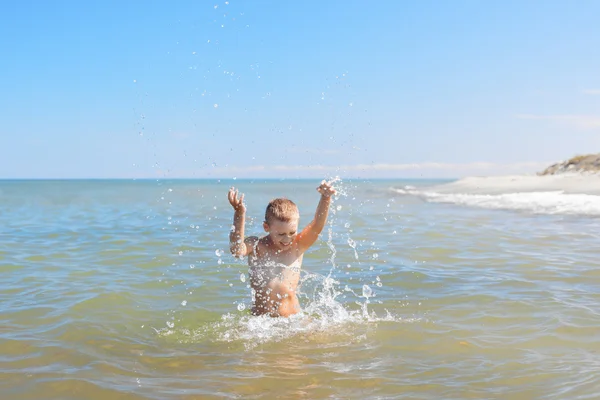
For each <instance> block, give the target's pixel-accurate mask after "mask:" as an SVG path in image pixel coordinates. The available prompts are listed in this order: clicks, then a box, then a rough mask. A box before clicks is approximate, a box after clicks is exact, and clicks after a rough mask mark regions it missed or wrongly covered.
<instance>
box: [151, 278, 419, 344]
mask: <svg viewBox="0 0 600 400" xmlns="http://www.w3.org/2000/svg"><path fill="white" fill-rule="evenodd" d="M339 286H340V282H338V281H336V280H334V279H333V278H331V277H329V276H323V275H319V274H313V273H310V274H309V273H307V274H305V275H304V276H303V278H302V282H301V288H302V290H301V291H300V292H299V297H302V298H304V299H308V301H305V307H304V309H303V310H302V311H301V312H300V313H298V314H295V315H292V316H290V317H288V318H272V317H269V316H267V315H262V316H252V315H248V310H246V305H245V303H243V302H240V303H238V304H237V310H238V311H239V313H227V314H224V315H222V316H221V319H220V320H219V321H216V322H212V323H208V324H205V325H203V326H200V327H198V328H195V329H186V328H179V329H175V330H174V329H172V328H173V326H171V325H168V327H169V328H171V329H167V328H163V329H158V330H156V332H157V333H158V334H159V336H162V337H171V339H174V340H178V341H179V342H182V343H194V342H199V341H202V340H209V341H217V342H227V343H238V344H241V345H243V347H244V348H245V349H246V350H251V349H254V348H256V347H257V346H260V345H263V344H268V343H277V342H282V341H285V340H288V339H292V338H293V339H294V340H298V339H305V340H315V337H320V338H323V337H336V338H341V339H342V340H344V341H355V340H357V338H358V337H360V336H361V335H359V334H358V332H363V331H364V330H365V329H369V328H370V327H373V326H376V325H377V324H378V323H381V322H396V323H411V322H415V321H418V319H415V318H411V319H403V318H401V317H399V316H396V315H392V314H391V313H390V312H389V311H386V313H385V315H383V316H379V315H377V313H375V311H373V310H370V309H369V307H368V305H369V299H370V298H372V297H374V296H375V293H374V292H373V290H372V289H371V288H370V287H369V286H368V285H364V286H363V290H362V295H356V294H355V293H354V292H353V291H352V290H351V289H350V288H348V287H347V286H346V289H344V290H338V287H339ZM309 292H311V293H312V294H311V295H310V294H309ZM349 292H350V293H354V294H355V296H356V297H355V299H354V300H356V301H355V302H354V303H357V304H359V308H355V309H350V308H349V306H348V305H347V304H343V303H341V302H340V301H338V299H337V298H338V297H339V296H340V295H341V294H343V293H346V294H347V293H349Z"/></svg>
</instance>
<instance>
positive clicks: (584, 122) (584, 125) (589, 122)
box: [517, 114, 600, 129]
mask: <svg viewBox="0 0 600 400" xmlns="http://www.w3.org/2000/svg"><path fill="white" fill-rule="evenodd" d="M517 118H520V119H531V120H540V121H551V122H557V123H561V124H566V125H571V126H573V127H575V128H577V129H597V128H600V117H597V116H594V115H535V114H519V115H517Z"/></svg>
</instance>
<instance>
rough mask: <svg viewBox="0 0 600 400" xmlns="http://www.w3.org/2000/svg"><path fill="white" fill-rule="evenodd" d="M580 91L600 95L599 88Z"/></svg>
mask: <svg viewBox="0 0 600 400" xmlns="http://www.w3.org/2000/svg"><path fill="white" fill-rule="evenodd" d="M581 93H583V94H589V95H592V96H598V95H600V89H584V90H582V91H581Z"/></svg>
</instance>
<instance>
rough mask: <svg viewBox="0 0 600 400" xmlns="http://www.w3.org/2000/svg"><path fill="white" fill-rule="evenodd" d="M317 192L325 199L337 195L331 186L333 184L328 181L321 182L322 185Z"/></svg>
mask: <svg viewBox="0 0 600 400" xmlns="http://www.w3.org/2000/svg"><path fill="white" fill-rule="evenodd" d="M317 192H319V193H321V196H324V197H331V196H333V195H334V194H336V193H337V192H336V191H335V189H334V187H333V186H331V183H329V182H327V181H322V182H321V185H320V186H319V187H318V188H317Z"/></svg>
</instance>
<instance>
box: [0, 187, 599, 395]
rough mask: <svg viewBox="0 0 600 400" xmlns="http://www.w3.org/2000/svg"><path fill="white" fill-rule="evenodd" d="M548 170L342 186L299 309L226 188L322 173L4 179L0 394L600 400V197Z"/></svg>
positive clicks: (304, 219) (259, 202) (314, 252)
mask: <svg viewBox="0 0 600 400" xmlns="http://www.w3.org/2000/svg"><path fill="white" fill-rule="evenodd" d="M543 179H544V178H543V177H528V178H527V179H525V178H522V179H521V178H511V179H499V178H498V179H494V178H487V179H483V178H481V179H463V180H458V181H456V180H454V181H451V180H419V179H412V180H400V179H397V180H364V179H362V180H361V179H344V177H337V178H335V179H334V186H335V187H336V188H337V191H338V194H337V195H336V197H335V198H334V201H333V203H332V206H331V209H330V214H329V219H328V222H327V224H326V226H325V229H324V230H323V232H322V234H321V237H320V239H319V240H318V241H317V243H315V245H314V246H313V247H312V248H311V249H309V250H308V252H307V253H306V254H305V257H304V263H303V266H302V275H301V286H300V288H299V299H300V303H301V305H302V312H301V313H299V314H296V315H294V316H292V317H290V318H271V317H267V316H261V317H256V316H252V315H251V314H250V312H249V309H250V307H251V293H250V288H249V279H248V268H247V265H246V262H245V260H238V259H235V258H234V257H232V256H231V254H230V253H229V249H228V235H229V231H230V229H231V225H232V217H233V210H232V208H231V206H230V205H229V203H228V201H227V191H228V189H229V188H230V187H232V186H234V187H236V188H238V189H239V190H240V191H241V192H242V193H244V194H245V201H246V203H247V209H248V211H247V225H246V233H247V234H248V235H261V234H262V233H264V232H263V228H262V222H263V218H264V210H265V206H266V205H267V203H268V202H269V200H271V199H272V198H275V197H287V198H289V199H292V200H293V201H294V202H295V203H296V204H297V205H298V207H299V209H300V215H301V219H300V226H301V227H302V226H304V225H306V224H308V223H309V222H310V221H311V219H312V218H313V216H314V212H315V208H316V205H317V203H318V200H319V194H318V193H317V191H316V187H317V186H318V185H319V184H320V179H316V180H293V179H291V180H288V179H279V180H264V179H262V180H261V179H256V180H250V179H245V180H241V179H237V180H234V179H224V180H217V179H212V180H168V179H159V180H3V181H0V313H1V314H0V398H2V399H5V400H11V399H36V400H37V399H180V400H188V399H600V193H599V192H597V191H594V190H587V189H586V188H587V187H591V186H589V185H587V186H586V184H585V183H584V184H580V185H579V186H578V187H579V190H572V188H571V189H569V190H561V189H560V185H559V187H554V186H552V185H550V186H551V187H550V189H548V187H549V186H547V185H546V186H545V185H543V184H542V185H540V184H536V182H537V183H540V182H542V180H543ZM590 179H591V178H590ZM507 182H508V183H507ZM510 182H512V183H513V184H512V186H511V184H510ZM515 182H517V183H519V184H518V185H515V184H514V183H515ZM542 183H543V182H542ZM586 190H587V191H586Z"/></svg>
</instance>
